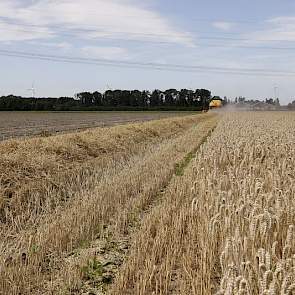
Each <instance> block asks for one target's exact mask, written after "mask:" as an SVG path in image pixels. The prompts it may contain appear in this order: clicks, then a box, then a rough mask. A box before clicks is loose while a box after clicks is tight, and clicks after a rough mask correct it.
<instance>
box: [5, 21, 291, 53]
mask: <svg viewBox="0 0 295 295" xmlns="http://www.w3.org/2000/svg"><path fill="white" fill-rule="evenodd" d="M1 22H2V23H3V21H1V20H0V23H1ZM4 23H6V24H13V25H18V26H21V25H22V26H25V27H38V28H40V27H39V26H37V25H33V24H19V23H8V22H4ZM46 29H57V30H58V31H57V32H45V31H36V30H25V29H19V28H8V30H11V31H20V32H27V33H37V34H42V33H47V34H51V35H52V34H57V35H61V36H68V37H77V34H82V33H89V34H90V33H93V34H94V33H101V34H126V35H131V36H132V35H133V36H135V37H144V38H147V37H149V38H151V37H153V38H160V37H161V38H164V37H166V38H174V40H169V41H167V40H166V41H162V40H149V39H147V40H144V39H142V40H139V39H134V38H133V39H132V38H130V37H129V36H128V38H124V39H123V38H118V37H112V36H97V37H96V38H99V39H103V40H114V41H123V42H126V41H127V42H147V43H151V44H171V43H178V42H179V41H180V39H181V38H183V39H184V38H186V37H187V38H190V36H183V37H180V36H177V35H172V34H151V33H137V32H126V31H112V30H101V29H99V28H97V29H96V30H94V29H85V28H80V29H77V28H75V29H73V28H71V29H62V30H60V27H59V26H47V27H46ZM0 30H1V28H0ZM5 30H6V31H7V28H5ZM200 33H201V32H200ZM197 40H215V41H232V42H234V41H244V42H292V43H294V42H295V40H294V41H292V40H283V39H280V40H279V39H277V40H268V39H249V38H233V37H219V36H217V37H215V36H198V37H197ZM198 45H199V46H202V47H203V46H205V47H225V48H242V49H266V50H295V47H282V46H265V45H264V46H262V45H260V46H259V45H256V46H255V45H240V44H224V43H223V44H216V43H215V44H214V43H213V44H211V43H209V44H202V43H199V44H198Z"/></svg>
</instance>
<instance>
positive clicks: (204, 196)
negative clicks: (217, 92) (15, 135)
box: [0, 112, 295, 295]
mask: <svg viewBox="0 0 295 295" xmlns="http://www.w3.org/2000/svg"><path fill="white" fill-rule="evenodd" d="M294 143H295V116H294V113H291V112H241V113H234V112H233V113H224V114H214V113H210V114H203V115H196V116H188V117H183V118H170V119H164V120H159V121H153V122H148V123H143V124H132V125H125V126H116V127H112V128H106V129H105V130H102V129H100V128H99V129H93V130H91V131H85V132H81V133H76V134H67V135H59V136H56V137H52V138H51V137H49V138H38V139H29V140H27V141H17V140H13V141H7V142H4V143H2V144H1V145H0V150H1V153H0V155H1V156H0V164H1V179H0V184H1V187H0V192H1V195H0V210H1V212H0V214H1V228H0V229H1V237H2V239H1V241H0V261H1V266H0V294H97V295H98V294H114V295H124V294H126V295H128V294H130V295H133V294H135V295H137V294H138V295H152V294H159V295H160V294H161V295H164V294H167V295H170V294H172V295H190V294H204V295H207V294H208V295H209V294H216V295H217V294H227V295H230V294H249V295H250V294H255V295H256V294H257V295H258V294H269V295H273V294H282V295H283V294H284V295H285V294H295V232H294V231H295V228H294V226H295V224H294V222H295V201H294V197H295V172H294V167H295V158H294V152H295V146H294ZM12 180H13V181H12Z"/></svg>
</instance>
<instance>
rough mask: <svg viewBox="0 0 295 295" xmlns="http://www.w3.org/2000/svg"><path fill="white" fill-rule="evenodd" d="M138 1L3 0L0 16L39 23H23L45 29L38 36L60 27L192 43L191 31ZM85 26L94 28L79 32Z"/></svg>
mask: <svg viewBox="0 0 295 295" xmlns="http://www.w3.org/2000/svg"><path fill="white" fill-rule="evenodd" d="M136 3H137V4H136ZM139 3H140V2H139V1H132V0H107V1H105V0H59V1H56V0H39V1H33V2H31V3H30V4H27V5H24V4H23V1H22V0H1V2H0V17H2V18H6V19H9V20H10V21H13V22H14V23H15V22H17V23H23V24H34V25H35V26H37V27H29V28H28V27H27V26H23V29H24V28H26V29H28V30H29V29H30V30H38V31H40V30H41V32H43V30H45V32H44V34H41V35H40V34H37V35H34V34H31V35H30V37H31V38H33V37H35V38H36V39H38V38H48V33H50V32H51V33H52V32H55V33H56V34H58V33H57V32H58V31H59V29H61V30H68V29H72V30H75V32H76V33H77V35H78V36H79V37H80V38H98V37H101V36H107V37H118V36H122V37H124V38H128V37H129V38H132V39H138V40H142V39H144V40H155V39H157V40H160V41H168V42H175V43H179V44H183V45H192V43H193V42H192V39H191V36H190V34H189V33H186V32H182V31H180V30H178V29H176V28H175V27H174V26H173V24H171V23H170V22H169V21H168V20H167V19H166V18H164V17H163V16H161V15H160V14H158V13H156V12H154V11H151V10H148V9H146V8H142V7H141V6H139ZM17 27H18V28H21V26H17ZM85 27H87V28H89V29H91V30H92V31H91V32H86V31H83V32H77V30H80V29H81V28H85ZM10 29H11V30H7V35H6V39H9V36H11V40H15V39H16V37H15V34H16V33H15V28H14V27H13V26H11V27H10ZM21 36H23V38H24V40H27V38H28V37H27V34H25V33H23V34H20V33H19V34H18V37H17V38H18V39H17V40H20V39H21Z"/></svg>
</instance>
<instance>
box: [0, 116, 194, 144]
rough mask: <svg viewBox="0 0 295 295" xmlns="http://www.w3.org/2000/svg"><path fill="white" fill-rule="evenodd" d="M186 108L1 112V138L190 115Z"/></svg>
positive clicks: (47, 133)
mask: <svg viewBox="0 0 295 295" xmlns="http://www.w3.org/2000/svg"><path fill="white" fill-rule="evenodd" d="M190 114H192V113H189V112H0V141H1V140H5V139H9V138H16V137H23V136H34V135H35V136H36V135H50V134H54V133H57V132H69V131H75V130H81V129H87V128H93V127H106V126H113V125H118V124H126V123H134V122H143V121H150V120H156V119H161V118H169V117H175V116H182V115H190Z"/></svg>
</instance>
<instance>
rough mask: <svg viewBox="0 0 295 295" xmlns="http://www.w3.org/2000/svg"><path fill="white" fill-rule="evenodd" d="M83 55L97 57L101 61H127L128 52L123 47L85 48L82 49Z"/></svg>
mask: <svg viewBox="0 0 295 295" xmlns="http://www.w3.org/2000/svg"><path fill="white" fill-rule="evenodd" d="M82 51H83V54H84V55H85V56H87V57H89V56H90V57H96V58H101V59H120V60H123V59H127V58H128V52H127V50H126V49H124V48H121V47H94V46H85V47H83V48H82Z"/></svg>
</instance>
